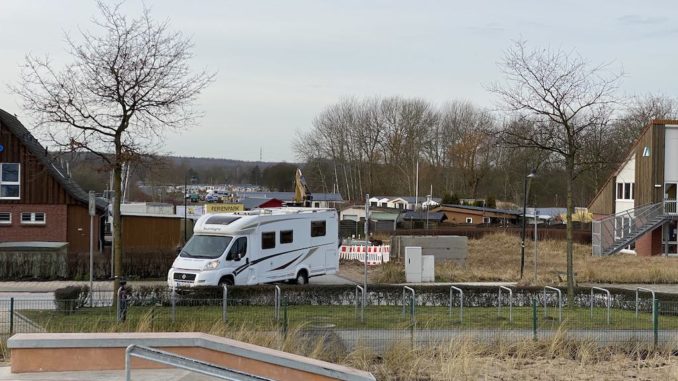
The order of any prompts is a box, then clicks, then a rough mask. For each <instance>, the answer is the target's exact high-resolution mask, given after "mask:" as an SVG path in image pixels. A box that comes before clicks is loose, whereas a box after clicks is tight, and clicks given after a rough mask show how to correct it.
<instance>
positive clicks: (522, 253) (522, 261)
mask: <svg viewBox="0 0 678 381" xmlns="http://www.w3.org/2000/svg"><path fill="white" fill-rule="evenodd" d="M535 176H537V169H533V170H532V171H530V174H529V175H527V176H525V180H524V181H523V185H524V186H523V189H524V191H523V194H524V195H525V198H524V199H523V230H522V233H521V234H520V279H523V270H525V220H526V217H525V216H526V214H527V197H528V195H529V194H528V193H527V191H528V188H527V185H528V180H529V179H532V178H533V177H535Z"/></svg>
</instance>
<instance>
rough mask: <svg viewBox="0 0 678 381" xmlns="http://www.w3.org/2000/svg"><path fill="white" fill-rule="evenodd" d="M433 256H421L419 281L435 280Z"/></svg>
mask: <svg viewBox="0 0 678 381" xmlns="http://www.w3.org/2000/svg"><path fill="white" fill-rule="evenodd" d="M435 268H436V266H435V257H434V256H433V255H422V256H421V281H422V283H426V282H435V280H436V279H435V278H436V277H435Z"/></svg>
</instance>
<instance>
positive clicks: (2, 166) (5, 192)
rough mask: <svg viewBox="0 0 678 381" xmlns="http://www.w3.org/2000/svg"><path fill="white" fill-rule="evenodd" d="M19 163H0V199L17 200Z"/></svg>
mask: <svg viewBox="0 0 678 381" xmlns="http://www.w3.org/2000/svg"><path fill="white" fill-rule="evenodd" d="M20 172H21V165H20V164H18V163H0V200H18V199H19V188H20V178H21V176H20Z"/></svg>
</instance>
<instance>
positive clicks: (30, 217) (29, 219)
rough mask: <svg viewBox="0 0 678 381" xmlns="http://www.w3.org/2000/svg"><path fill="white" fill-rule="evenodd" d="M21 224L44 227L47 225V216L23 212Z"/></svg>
mask: <svg viewBox="0 0 678 381" xmlns="http://www.w3.org/2000/svg"><path fill="white" fill-rule="evenodd" d="M21 223H22V224H25V225H44V224H45V223H47V216H46V215H45V213H44V212H23V213H21Z"/></svg>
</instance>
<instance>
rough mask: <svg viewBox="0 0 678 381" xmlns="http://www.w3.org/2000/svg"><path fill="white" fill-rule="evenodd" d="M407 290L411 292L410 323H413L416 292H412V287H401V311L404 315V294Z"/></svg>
mask: <svg viewBox="0 0 678 381" xmlns="http://www.w3.org/2000/svg"><path fill="white" fill-rule="evenodd" d="M408 292H410V293H411V294H412V296H411V297H410V323H413V324H414V322H415V319H414V305H415V304H416V299H417V297H416V293H415V292H414V289H413V288H412V287H407V286H405V287H403V313H402V315H403V316H405V306H406V303H405V300H406V295H407V293H408Z"/></svg>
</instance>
